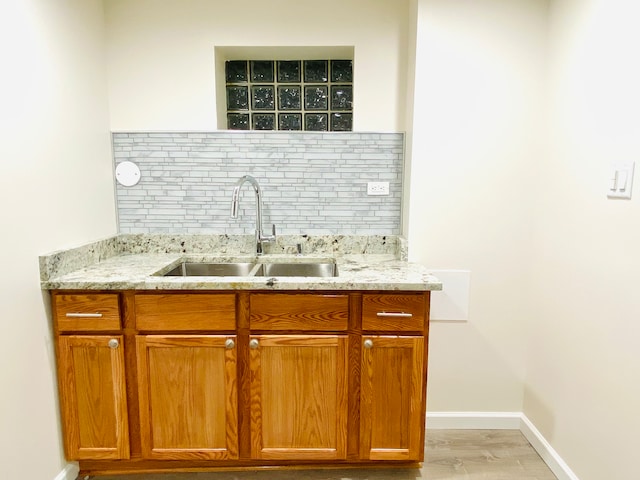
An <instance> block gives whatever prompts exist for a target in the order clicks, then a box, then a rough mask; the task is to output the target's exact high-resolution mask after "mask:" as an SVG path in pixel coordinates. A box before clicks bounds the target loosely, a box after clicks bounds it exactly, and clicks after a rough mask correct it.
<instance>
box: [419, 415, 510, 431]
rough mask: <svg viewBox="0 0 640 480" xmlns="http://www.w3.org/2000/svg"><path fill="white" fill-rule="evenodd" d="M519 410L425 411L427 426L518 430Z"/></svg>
mask: <svg viewBox="0 0 640 480" xmlns="http://www.w3.org/2000/svg"><path fill="white" fill-rule="evenodd" d="M521 418H522V413H520V412H427V428H434V429H453V430H456V429H459V430H483V429H487V430H519V429H520V419H521Z"/></svg>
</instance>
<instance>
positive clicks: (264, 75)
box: [251, 60, 274, 82]
mask: <svg viewBox="0 0 640 480" xmlns="http://www.w3.org/2000/svg"><path fill="white" fill-rule="evenodd" d="M273 63H274V62H273V61H271V60H268V61H267V60H253V61H252V62H251V81H252V82H273V79H274V75H273Z"/></svg>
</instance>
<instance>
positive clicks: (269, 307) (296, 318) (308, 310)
mask: <svg viewBox="0 0 640 480" xmlns="http://www.w3.org/2000/svg"><path fill="white" fill-rule="evenodd" d="M250 302H251V305H250V309H251V313H250V317H249V322H250V327H251V328H252V329H254V330H316V331H343V330H347V326H348V319H349V296H348V295H316V294H287V293H269V294H260V293H256V294H253V295H251V300H250Z"/></svg>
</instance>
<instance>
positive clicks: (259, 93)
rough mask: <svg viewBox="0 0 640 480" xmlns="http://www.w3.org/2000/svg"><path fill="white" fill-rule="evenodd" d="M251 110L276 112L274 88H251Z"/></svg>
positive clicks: (269, 86) (262, 86)
mask: <svg viewBox="0 0 640 480" xmlns="http://www.w3.org/2000/svg"><path fill="white" fill-rule="evenodd" d="M251 108H253V109H254V110H274V109H275V95H274V87H272V86H271V85H259V86H256V87H251Z"/></svg>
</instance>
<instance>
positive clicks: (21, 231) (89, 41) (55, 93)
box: [0, 0, 116, 480]
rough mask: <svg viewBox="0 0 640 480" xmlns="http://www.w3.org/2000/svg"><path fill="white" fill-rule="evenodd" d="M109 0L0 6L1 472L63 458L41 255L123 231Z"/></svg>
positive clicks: (17, 474) (24, 472)
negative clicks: (112, 119) (108, 65)
mask: <svg viewBox="0 0 640 480" xmlns="http://www.w3.org/2000/svg"><path fill="white" fill-rule="evenodd" d="M103 32H104V28H103V13H102V2H101V1H99V0H12V1H5V2H4V3H3V4H2V7H1V12H0V58H2V64H3V69H2V71H3V73H2V78H1V79H0V82H2V83H1V85H2V87H1V88H0V105H2V108H0V128H2V142H0V158H2V166H3V171H2V175H1V176H0V210H1V212H2V215H1V218H2V248H0V265H2V271H3V274H2V275H1V276H0V292H2V293H0V296H1V297H0V304H1V305H2V333H3V345H2V348H1V349H0V385H2V394H1V395H0V425H1V427H0V465H1V467H0V471H1V472H2V473H1V475H0V476H2V478H33V479H36V478H37V479H44V480H46V479H53V478H55V477H56V476H57V475H58V474H59V473H60V471H61V470H62V468H63V467H64V465H65V464H66V462H65V461H64V460H63V456H62V450H61V441H60V433H59V419H58V407H57V400H56V398H57V393H56V386H55V382H56V377H55V373H54V368H55V364H54V356H53V355H54V354H53V348H52V344H51V331H50V328H51V327H50V323H49V318H48V315H47V306H46V301H47V299H46V298H44V297H43V294H42V292H41V290H40V286H39V271H38V255H40V254H43V253H47V252H50V251H52V250H56V249H59V248H64V247H69V246H71V245H77V244H80V243H83V242H85V241H90V240H93V239H96V238H102V237H105V236H108V235H111V234H113V233H115V231H116V225H115V214H114V212H115V207H114V200H113V182H112V173H111V170H112V167H111V159H110V151H109V148H110V147H109V125H108V112H107V98H106V74H105V69H104V39H103Z"/></svg>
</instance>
